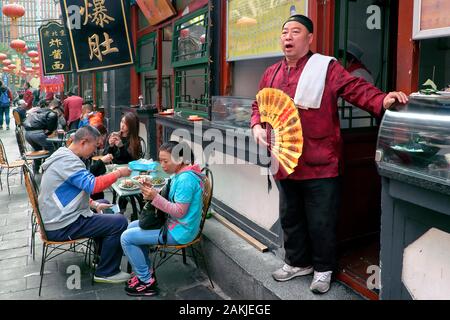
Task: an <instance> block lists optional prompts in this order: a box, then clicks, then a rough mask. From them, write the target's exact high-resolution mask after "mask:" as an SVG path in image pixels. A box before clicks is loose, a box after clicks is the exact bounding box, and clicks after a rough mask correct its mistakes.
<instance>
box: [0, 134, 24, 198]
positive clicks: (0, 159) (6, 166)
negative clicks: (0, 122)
mask: <svg viewBox="0 0 450 320" xmlns="http://www.w3.org/2000/svg"><path fill="white" fill-rule="evenodd" d="M24 163H25V161H24V160H15V161H13V162H8V157H7V156H6V151H5V146H4V145H3V141H2V140H1V139H0V189H1V190H3V183H2V172H3V170H6V185H7V186H8V194H9V195H11V190H10V189H9V177H10V176H11V175H13V174H17V173H20V183H22V174H21V170H22V166H23V165H24Z"/></svg>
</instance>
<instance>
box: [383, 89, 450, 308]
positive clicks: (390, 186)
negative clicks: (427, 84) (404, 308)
mask: <svg viewBox="0 0 450 320" xmlns="http://www.w3.org/2000/svg"><path fill="white" fill-rule="evenodd" d="M375 158H376V162H377V167H378V171H379V173H380V175H381V176H382V201H381V207H382V217H381V256H380V263H381V299H411V298H414V292H416V291H415V289H414V288H412V287H411V285H410V284H409V282H408V281H405V271H406V270H411V268H414V266H413V265H410V262H405V263H403V261H410V260H404V259H405V257H406V255H405V252H406V251H405V249H406V248H407V247H408V246H410V245H411V244H415V243H417V242H418V241H419V240H418V239H419V238H421V237H422V236H423V235H424V234H425V233H426V232H427V231H428V230H430V229H431V228H437V229H439V230H441V231H443V232H446V233H448V232H450V99H449V98H446V97H438V96H422V97H410V101H409V103H408V104H407V105H406V106H399V107H397V108H395V109H393V110H388V111H386V114H385V116H384V118H383V121H382V123H381V127H380V131H379V137H378V143H377V151H376V156H375ZM441 245H443V244H442V243H439V242H435V243H434V244H432V245H430V244H428V247H427V246H424V247H423V250H424V252H426V251H430V250H436V249H437V247H439V246H441ZM447 245H448V244H447ZM430 246H431V248H430ZM433 246H434V248H432V247H433ZM419 257H420V256H419ZM416 262H418V261H417V260H416ZM439 263H442V262H439V259H437V260H430V261H427V262H426V264H427V265H428V267H427V268H423V269H422V270H416V271H415V272H416V275H415V277H416V278H420V277H424V278H425V277H427V278H428V279H430V281H432V280H431V279H432V278H433V277H434V275H433V274H430V271H429V270H432V269H433V268H436V267H438V268H439V267H440V266H439V265H438V266H436V265H435V264H439ZM446 263H450V261H448V262H446ZM447 267H448V266H447ZM438 276H439V275H438ZM430 277H431V278H430ZM436 281H439V280H438V279H436ZM417 290H427V289H426V286H421V287H419V288H418V289H417ZM416 293H417V292H416Z"/></svg>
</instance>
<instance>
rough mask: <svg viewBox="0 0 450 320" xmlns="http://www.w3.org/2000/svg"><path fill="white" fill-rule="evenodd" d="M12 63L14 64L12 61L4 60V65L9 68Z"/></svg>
mask: <svg viewBox="0 0 450 320" xmlns="http://www.w3.org/2000/svg"><path fill="white" fill-rule="evenodd" d="M11 62H12V61H11V60H9V59H5V60H3V65H5V66H8V65H10V64H11Z"/></svg>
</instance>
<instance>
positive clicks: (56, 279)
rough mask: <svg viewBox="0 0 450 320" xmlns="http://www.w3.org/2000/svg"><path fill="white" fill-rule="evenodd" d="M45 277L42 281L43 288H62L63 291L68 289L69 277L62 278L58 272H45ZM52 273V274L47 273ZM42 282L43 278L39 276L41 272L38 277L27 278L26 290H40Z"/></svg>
mask: <svg viewBox="0 0 450 320" xmlns="http://www.w3.org/2000/svg"><path fill="white" fill-rule="evenodd" d="M45 272H46V273H45V274H44V277H43V279H42V287H49V286H54V287H61V289H67V286H66V281H67V277H62V276H61V275H60V274H58V273H57V272H56V271H49V270H47V269H46V270H45ZM47 272H50V273H47ZM40 281H41V277H40V276H39V272H38V273H37V275H33V276H31V277H27V278H26V289H34V288H39V283H40Z"/></svg>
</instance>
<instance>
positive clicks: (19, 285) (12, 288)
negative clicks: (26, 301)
mask: <svg viewBox="0 0 450 320" xmlns="http://www.w3.org/2000/svg"><path fill="white" fill-rule="evenodd" d="M25 289H26V280H25V279H12V280H5V281H0V294H3V293H11V292H16V291H22V290H25Z"/></svg>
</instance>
